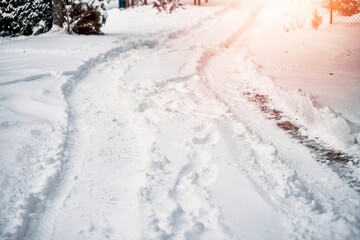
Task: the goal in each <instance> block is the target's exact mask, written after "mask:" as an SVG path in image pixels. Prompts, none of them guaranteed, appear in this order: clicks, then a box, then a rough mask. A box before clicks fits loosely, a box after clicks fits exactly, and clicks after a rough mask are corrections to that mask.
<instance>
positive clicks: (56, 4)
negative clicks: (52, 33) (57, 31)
mask: <svg viewBox="0 0 360 240" xmlns="http://www.w3.org/2000/svg"><path fill="white" fill-rule="evenodd" d="M64 13H65V4H64V0H52V16H53V24H55V25H57V26H60V27H62V26H63V23H64V22H65V16H64Z"/></svg>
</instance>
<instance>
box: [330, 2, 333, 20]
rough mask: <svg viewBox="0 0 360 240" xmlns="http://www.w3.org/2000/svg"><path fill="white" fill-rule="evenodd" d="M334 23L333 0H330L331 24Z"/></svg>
mask: <svg viewBox="0 0 360 240" xmlns="http://www.w3.org/2000/svg"><path fill="white" fill-rule="evenodd" d="M332 23H333V0H330V24H332Z"/></svg>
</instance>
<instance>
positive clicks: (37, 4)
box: [0, 0, 52, 37]
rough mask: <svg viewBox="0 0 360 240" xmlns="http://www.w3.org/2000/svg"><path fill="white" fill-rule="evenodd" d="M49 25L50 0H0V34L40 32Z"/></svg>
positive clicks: (50, 16)
mask: <svg viewBox="0 0 360 240" xmlns="http://www.w3.org/2000/svg"><path fill="white" fill-rule="evenodd" d="M51 26H52V13H51V0H0V36H2V37H5V36H10V37H14V36H18V35H32V34H40V33H44V32H47V31H49V30H50V28H51Z"/></svg>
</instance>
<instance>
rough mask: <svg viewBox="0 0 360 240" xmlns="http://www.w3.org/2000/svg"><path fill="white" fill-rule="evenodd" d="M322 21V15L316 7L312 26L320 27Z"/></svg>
mask: <svg viewBox="0 0 360 240" xmlns="http://www.w3.org/2000/svg"><path fill="white" fill-rule="evenodd" d="M321 23H322V17H321V16H320V14H319V12H318V10H317V9H315V10H314V11H313V17H312V19H311V26H312V27H313V28H314V29H318V28H319V26H320V25H321Z"/></svg>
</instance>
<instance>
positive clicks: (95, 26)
mask: <svg viewBox="0 0 360 240" xmlns="http://www.w3.org/2000/svg"><path fill="white" fill-rule="evenodd" d="M106 18H107V13H106V9H105V5H104V0H92V1H89V0H73V1H69V3H68V4H67V5H66V6H65V18H64V20H65V22H64V27H65V28H66V29H67V32H69V33H77V34H98V33H100V32H101V31H100V28H101V27H102V25H103V24H105V22H106Z"/></svg>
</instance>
